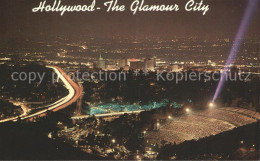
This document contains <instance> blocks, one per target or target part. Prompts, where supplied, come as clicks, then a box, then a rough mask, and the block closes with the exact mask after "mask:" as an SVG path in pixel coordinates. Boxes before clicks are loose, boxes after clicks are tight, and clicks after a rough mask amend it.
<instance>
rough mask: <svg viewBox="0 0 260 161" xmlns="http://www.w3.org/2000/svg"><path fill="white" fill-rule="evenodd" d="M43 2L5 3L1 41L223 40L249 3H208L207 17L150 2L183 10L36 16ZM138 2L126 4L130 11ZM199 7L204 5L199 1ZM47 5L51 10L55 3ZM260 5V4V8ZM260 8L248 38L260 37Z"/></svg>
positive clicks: (65, 0) (73, 0) (68, 0)
mask: <svg viewBox="0 0 260 161" xmlns="http://www.w3.org/2000/svg"><path fill="white" fill-rule="evenodd" d="M40 1H41V0H1V1H0V14H1V16H0V22H1V25H0V33H1V37H2V38H8V37H19V36H24V35H29V34H30V35H37V34H38V35H39V34H43V35H44V34H50V35H55V34H57V35H59V34H67V35H87V34H89V33H92V34H96V35H99V36H105V37H106V36H114V35H121V36H129V35H136V36H139V37H142V36H144V35H146V36H147V35H158V36H166V37H174V36H207V37H214V38H215V37H221V36H225V35H227V34H231V36H233V35H234V33H235V32H236V31H237V28H238V26H239V23H240V20H241V17H242V15H243V12H244V9H245V7H246V2H247V0H204V4H209V5H210V10H209V11H208V12H207V14H206V15H205V16H202V13H201V12H186V11H184V6H185V3H186V2H187V1H188V0H145V3H150V4H156V3H157V4H158V3H161V4H162V3H165V4H174V3H176V4H179V6H180V8H181V10H180V11H178V12H139V13H137V14H136V15H135V16H133V15H132V13H131V12H130V11H126V12H122V13H119V12H113V13H111V12H110V13H105V12H104V11H105V8H104V6H102V5H101V4H102V3H103V2H104V0H97V1H98V4H97V6H100V7H101V9H102V7H103V10H99V11H95V12H92V13H89V12H80V13H75V12H74V13H68V12H67V13H65V14H64V15H63V16H60V14H59V13H46V12H44V13H32V8H34V7H36V6H38V5H39V2H40ZM91 1H92V0H62V4H89V3H90V2H91ZM132 1H133V0H121V1H120V2H121V3H122V4H126V8H127V10H129V9H128V8H129V4H130V2H132ZM196 2H199V0H196ZM47 3H49V4H52V3H53V0H48V1H47ZM259 4H260V3H259ZM259 6H260V5H258V9H257V12H256V13H255V15H254V18H253V21H252V23H251V25H250V28H249V32H248V33H249V34H248V35H257V36H259V35H260V16H259V15H260V7H259Z"/></svg>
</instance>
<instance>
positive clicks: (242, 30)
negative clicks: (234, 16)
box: [212, 0, 259, 103]
mask: <svg viewBox="0 0 260 161" xmlns="http://www.w3.org/2000/svg"><path fill="white" fill-rule="evenodd" d="M258 2H259V0H248V4H247V7H246V10H245V12H244V15H243V17H242V20H241V22H240V26H239V29H238V32H237V34H236V37H235V40H234V43H233V45H232V48H231V50H230V53H229V56H228V58H227V61H226V64H225V67H224V70H223V72H222V73H221V77H220V81H219V83H218V86H217V89H216V92H215V94H214V97H213V100H212V102H213V103H214V102H215V101H216V99H217V98H218V96H219V94H220V92H221V90H222V88H223V86H224V84H225V80H226V77H227V72H228V70H229V68H230V66H231V64H232V63H233V61H234V60H235V58H236V55H237V52H238V51H239V48H240V46H241V43H242V40H243V38H244V36H245V34H246V31H247V28H248V26H249V24H250V21H251V18H252V17H253V13H254V11H255V10H256V8H257V5H258Z"/></svg>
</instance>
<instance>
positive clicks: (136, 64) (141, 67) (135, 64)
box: [130, 61, 145, 70]
mask: <svg viewBox="0 0 260 161" xmlns="http://www.w3.org/2000/svg"><path fill="white" fill-rule="evenodd" d="M130 67H131V68H132V69H139V70H144V69H145V63H144V62H142V61H132V62H130Z"/></svg>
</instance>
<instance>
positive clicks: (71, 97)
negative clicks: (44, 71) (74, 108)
mask: <svg viewBox="0 0 260 161" xmlns="http://www.w3.org/2000/svg"><path fill="white" fill-rule="evenodd" d="M47 68H51V69H53V70H54V72H55V73H56V74H57V75H58V78H59V79H61V80H62V82H63V83H64V85H65V87H66V88H67V89H68V91H69V94H68V95H67V96H65V97H63V98H61V99H59V100H58V101H56V102H54V103H52V104H51V105H46V106H45V107H46V108H44V109H43V110H41V111H38V112H36V113H33V114H30V115H26V116H22V115H20V116H16V117H12V118H7V119H4V120H0V123H2V122H8V121H17V119H18V118H20V119H21V120H24V119H33V118H36V117H43V116H46V114H47V112H48V111H53V112H56V111H58V110H61V109H64V108H66V107H68V106H69V105H71V104H72V103H74V102H76V101H77V99H78V98H79V97H80V96H81V94H82V89H81V88H80V87H79V86H78V85H77V84H76V83H75V82H74V81H73V80H71V79H70V77H69V76H67V74H66V73H65V72H64V71H63V70H62V69H61V68H60V67H57V66H47Z"/></svg>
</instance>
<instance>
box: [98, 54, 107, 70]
mask: <svg viewBox="0 0 260 161" xmlns="http://www.w3.org/2000/svg"><path fill="white" fill-rule="evenodd" d="M98 68H101V69H106V60H105V59H103V58H102V56H101V54H100V58H99V59H98Z"/></svg>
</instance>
